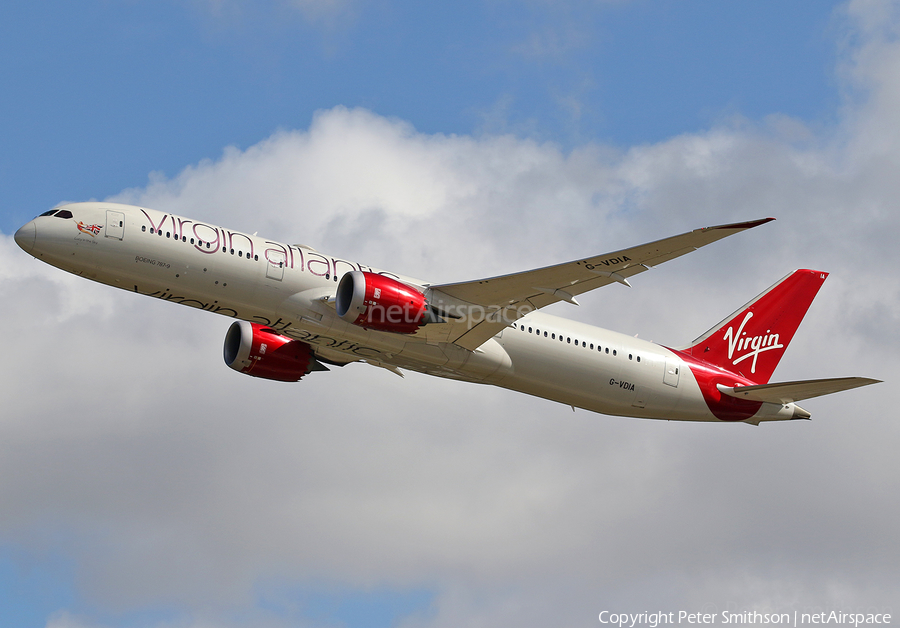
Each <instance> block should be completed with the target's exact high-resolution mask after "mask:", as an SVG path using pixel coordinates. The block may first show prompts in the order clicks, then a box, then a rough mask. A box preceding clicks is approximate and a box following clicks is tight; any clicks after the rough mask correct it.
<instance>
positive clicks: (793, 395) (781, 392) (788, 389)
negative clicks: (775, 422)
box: [717, 377, 881, 404]
mask: <svg viewBox="0 0 900 628" xmlns="http://www.w3.org/2000/svg"><path fill="white" fill-rule="evenodd" d="M879 383H881V380H878V379H869V378H868V377H836V378H834V379H809V380H804V381H797V382H782V383H779V384H761V385H759V386H733V387H732V386H723V385H721V384H719V385H718V386H717V388H718V389H719V392H721V393H722V394H723V395H728V396H729V397H735V398H736V399H749V400H750V401H762V402H764V403H780V404H786V403H793V402H795V401H803V400H804V399H812V398H813V397H821V396H822V395H830V394H831V393H836V392H841V391H842V390H850V389H852V388H859V387H860V386H868V385H869V384H879Z"/></svg>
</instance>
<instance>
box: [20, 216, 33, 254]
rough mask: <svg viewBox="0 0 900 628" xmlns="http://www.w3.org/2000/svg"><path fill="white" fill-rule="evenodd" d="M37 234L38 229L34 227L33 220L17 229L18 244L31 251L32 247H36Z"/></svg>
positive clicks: (28, 251) (26, 250)
mask: <svg viewBox="0 0 900 628" xmlns="http://www.w3.org/2000/svg"><path fill="white" fill-rule="evenodd" d="M36 234H37V229H35V227H34V221H33V220H32V221H31V222H29V223H28V224H27V225H23V226H22V227H20V228H19V230H18V231H16V235H15V238H16V244H18V245H19V248H21V249H22V250H23V251H25V252H26V253H31V249H33V248H34V237H35V235H36Z"/></svg>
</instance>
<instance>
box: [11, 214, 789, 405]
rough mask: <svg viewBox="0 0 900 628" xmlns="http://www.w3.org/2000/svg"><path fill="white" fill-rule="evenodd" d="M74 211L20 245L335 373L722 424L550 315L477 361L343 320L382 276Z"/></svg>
mask: <svg viewBox="0 0 900 628" xmlns="http://www.w3.org/2000/svg"><path fill="white" fill-rule="evenodd" d="M62 209H68V210H70V211H71V212H72V213H73V214H74V216H73V217H72V218H68V219H66V218H59V217H57V216H43V217H38V218H36V219H35V220H33V221H32V222H31V223H29V224H28V225H26V226H25V227H23V228H22V229H21V230H20V231H19V233H17V235H16V239H17V241H18V242H19V243H20V245H22V247H23V248H24V249H25V250H27V251H28V252H29V253H31V254H32V255H34V256H35V257H37V258H38V259H41V260H43V261H45V262H47V263H49V264H52V265H54V266H57V267H59V268H62V269H64V270H66V271H69V272H72V273H74V274H76V275H80V276H83V277H86V278H88V279H92V280H94V281H98V282H101V283H105V284H108V285H111V286H116V287H119V288H122V289H125V290H129V291H134V292H137V293H140V294H144V295H147V296H151V297H155V298H158V299H162V300H165V301H171V302H174V303H180V304H182V305H187V306H190V307H194V308H198V309H202V310H205V311H208V312H214V313H217V314H222V315H224V316H227V317H229V318H236V319H242V320H247V321H250V322H254V323H260V324H263V325H266V326H269V327H271V328H273V329H275V330H276V331H277V332H279V333H280V334H283V335H284V336H287V337H289V338H292V339H295V340H300V341H303V342H305V343H307V344H309V345H311V346H312V347H313V348H314V349H315V350H316V352H317V354H318V355H320V356H322V357H323V358H324V359H326V361H331V362H335V363H343V362H350V361H356V360H364V361H366V362H369V363H373V364H376V365H379V366H386V367H388V368H402V369H409V370H414V371H419V372H422V373H428V374H432V375H438V376H441V377H448V378H454V379H461V380H466V381H472V382H483V383H488V384H494V385H497V386H501V387H503V388H508V389H511V390H516V391H520V392H523V393H527V394H530V395H536V396H538V397H543V398H546V399H551V400H553V401H558V402H560V403H564V404H567V405H571V406H572V407H573V408H574V407H577V408H584V409H586V410H591V411H595V412H601V413H604V414H612V415H623V416H634V417H646V418H658V419H677V420H707V421H718V419H717V418H716V417H715V416H714V415H713V414H712V413H711V411H710V409H709V408H708V406H707V403H706V402H705V401H704V398H703V395H702V394H701V391H700V388H699V385H698V383H697V380H696V379H695V377H694V374H693V373H692V370H691V368H689V365H688V364H686V363H685V362H684V361H683V359H682V357H681V356H679V354H678V353H677V352H675V351H672V350H670V349H667V348H665V347H662V346H660V345H656V344H653V343H650V342H646V341H643V340H639V339H637V338H632V337H629V336H625V335H622V334H619V333H616V332H612V331H608V330H605V329H601V328H598V327H593V326H590V325H585V324H582V323H578V322H574V321H570V320H566V319H563V318H559V317H556V316H551V315H548V314H544V313H541V312H532V313H531V314H528V315H527V316H525V317H524V318H522V319H520V320H518V321H517V322H516V323H515V324H514V325H513V326H511V327H507V328H506V329H504V330H503V331H502V332H501V333H499V334H498V335H497V336H496V337H494V338H492V339H490V340H488V341H487V342H486V343H485V344H484V345H482V346H481V347H479V348H478V349H477V350H476V351H474V352H473V351H469V350H467V349H463V348H461V347H458V346H456V345H454V344H452V343H447V342H433V341H430V342H426V341H425V340H424V339H423V338H421V337H418V334H413V335H403V334H395V333H389V332H382V331H373V330H369V329H365V328H362V327H359V326H356V325H354V324H351V323H348V322H346V321H344V320H342V319H340V318H339V317H337V316H336V315H335V310H334V306H333V296H334V294H335V290H336V288H337V285H338V280H339V279H340V277H341V276H342V275H343V274H344V273H346V272H348V271H351V270H366V271H372V272H382V271H378V270H377V269H371V268H369V267H367V266H365V265H361V264H358V263H356V262H350V261H347V260H343V259H339V258H335V257H332V256H328V255H324V254H321V253H319V252H317V251H314V250H313V249H310V248H308V247H303V246H297V245H288V244H283V243H279V242H276V241H272V240H267V239H265V238H261V237H257V236H251V235H246V234H244V233H240V232H236V231H230V230H227V229H222V228H220V227H217V226H214V225H209V224H207V223H201V222H197V221H193V220H189V219H186V218H182V217H179V216H174V215H172V214H166V213H163V212H159V211H155V210H151V209H145V208H139V207H132V206H127V205H117V204H112V203H77V204H72V205H67V206H63V207H62ZM32 228H33V230H34V232H33V234H32V231H31V229H32ZM32 238H33V242H32ZM383 274H385V275H388V276H390V277H394V278H397V279H399V280H401V281H405V282H408V283H411V284H414V285H418V286H425V287H427V286H428V284H427V283H425V282H422V281H419V280H416V279H412V278H408V277H398V276H397V275H393V274H390V273H383ZM330 300H331V301H330ZM792 412H793V404H786V405H784V406H781V405H776V404H768V403H766V404H762V406H761V408H760V409H759V411H758V412H757V414H756V415H755V417H754V422H756V421H759V420H777V419H787V418H791V414H792Z"/></svg>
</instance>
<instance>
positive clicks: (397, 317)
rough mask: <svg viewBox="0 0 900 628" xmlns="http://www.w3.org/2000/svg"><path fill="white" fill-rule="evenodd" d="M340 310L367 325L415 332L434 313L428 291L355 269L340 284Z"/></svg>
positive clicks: (356, 322)
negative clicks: (421, 290)
mask: <svg viewBox="0 0 900 628" xmlns="http://www.w3.org/2000/svg"><path fill="white" fill-rule="evenodd" d="M335 307H336V309H337V314H338V316H340V317H341V318H342V319H344V320H345V321H347V322H348V323H353V324H354V325H359V326H360V327H365V328H367V329H375V330H378V331H391V332H394V333H397V334H412V333H415V331H416V330H417V329H418V328H419V327H421V326H422V325H425V324H426V323H429V322H433V321H434V316H433V315H432V314H431V309H430V308H429V307H428V302H427V301H426V300H425V295H424V294H422V293H421V292H419V291H418V290H416V289H415V288H413V287H412V286H409V285H407V284H405V283H401V282H399V281H397V280H396V279H391V278H390V277H385V276H384V275H378V274H376V273H370V272H366V271H359V270H354V271H351V272H349V273H347V274H345V275H344V276H343V277H341V283H339V284H338V288H337V298H336V300H335Z"/></svg>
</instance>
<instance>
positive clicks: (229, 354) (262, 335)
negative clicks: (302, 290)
mask: <svg viewBox="0 0 900 628" xmlns="http://www.w3.org/2000/svg"><path fill="white" fill-rule="evenodd" d="M225 364H227V365H228V366H229V367H230V368H233V369H234V370H235V371H238V372H240V373H246V374H247V375H252V376H253V377H262V378H264V379H274V380H276V381H279V382H296V381H297V380H299V379H300V378H301V377H303V376H304V375H306V374H307V373H309V372H310V371H312V370H318V369H316V367H319V369H321V368H322V367H321V365H320V364H319V363H318V362H316V359H315V356H314V355H313V351H312V347H310V346H309V345H308V344H306V343H304V342H300V341H299V340H291V339H290V338H286V337H284V336H282V335H280V334H279V333H278V332H276V331H275V330H274V329H272V328H270V327H265V326H263V325H258V324H256V323H250V322H247V321H235V322H234V323H232V324H231V327H229V328H228V333H227V334H225Z"/></svg>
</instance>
